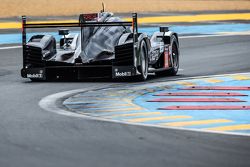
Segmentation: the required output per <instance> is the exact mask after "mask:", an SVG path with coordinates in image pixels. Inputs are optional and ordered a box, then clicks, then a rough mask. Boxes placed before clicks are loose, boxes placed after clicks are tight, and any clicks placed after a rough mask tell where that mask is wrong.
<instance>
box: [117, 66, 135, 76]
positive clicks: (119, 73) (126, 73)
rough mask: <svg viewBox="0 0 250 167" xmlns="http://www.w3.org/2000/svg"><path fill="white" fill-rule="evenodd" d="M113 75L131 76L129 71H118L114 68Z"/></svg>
mask: <svg viewBox="0 0 250 167" xmlns="http://www.w3.org/2000/svg"><path fill="white" fill-rule="evenodd" d="M115 76H116V77H129V76H132V73H131V72H130V71H125V72H119V71H118V69H117V68H116V69H115Z"/></svg>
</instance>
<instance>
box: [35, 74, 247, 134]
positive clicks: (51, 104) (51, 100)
mask: <svg viewBox="0 0 250 167" xmlns="http://www.w3.org/2000/svg"><path fill="white" fill-rule="evenodd" d="M239 74H250V73H235V74H231V75H239ZM227 75H230V74H225V75H224V76H227ZM217 76H223V74H221V75H209V76H202V77H200V78H205V77H206V78H208V77H211V78H212V77H217ZM198 78H199V77H188V78H183V79H185V80H188V79H198ZM171 82H172V81H171ZM165 83H168V82H165ZM87 90H88V91H90V90H89V89H78V90H71V91H66V92H60V93H56V94H52V95H49V96H47V97H44V98H42V99H41V101H40V102H39V106H40V107H41V108H42V109H44V110H46V111H50V112H53V113H57V114H60V115H64V116H70V117H77V118H84V119H91V120H98V121H105V122H112V123H120V124H124V125H137V126H138V125H139V126H144V127H157V128H162V129H172V130H182V131H191V132H199V133H211V134H225V135H236V136H250V134H247V133H236V132H218V131H210V130H201V129H190V128H182V127H171V126H160V125H148V124H142V123H130V122H123V121H118V120H112V119H106V118H101V117H95V116H89V115H87V114H86V115H83V114H78V113H74V112H70V111H67V110H64V109H62V108H60V107H58V106H57V105H56V104H57V102H58V101H61V100H60V99H64V98H68V97H70V96H72V95H74V94H77V93H80V92H84V91H87Z"/></svg>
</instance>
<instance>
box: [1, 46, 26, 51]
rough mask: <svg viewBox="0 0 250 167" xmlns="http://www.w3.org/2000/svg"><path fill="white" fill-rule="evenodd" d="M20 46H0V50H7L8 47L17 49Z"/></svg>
mask: <svg viewBox="0 0 250 167" xmlns="http://www.w3.org/2000/svg"><path fill="white" fill-rule="evenodd" d="M19 48H22V46H8V47H0V50H8V49H19Z"/></svg>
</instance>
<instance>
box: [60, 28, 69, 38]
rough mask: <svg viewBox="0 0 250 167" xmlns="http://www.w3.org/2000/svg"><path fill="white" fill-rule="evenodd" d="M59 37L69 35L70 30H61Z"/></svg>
mask: <svg viewBox="0 0 250 167" xmlns="http://www.w3.org/2000/svg"><path fill="white" fill-rule="evenodd" d="M59 35H63V36H65V35H69V30H68V29H61V30H59Z"/></svg>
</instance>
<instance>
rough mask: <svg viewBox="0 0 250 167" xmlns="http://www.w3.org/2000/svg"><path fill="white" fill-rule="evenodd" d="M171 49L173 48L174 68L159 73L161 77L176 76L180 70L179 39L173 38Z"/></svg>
mask: <svg viewBox="0 0 250 167" xmlns="http://www.w3.org/2000/svg"><path fill="white" fill-rule="evenodd" d="M170 48H171V56H172V60H173V67H172V68H171V69H169V70H166V71H160V72H157V73H156V74H157V75H160V76H163V75H164V76H165V75H166V76H175V75H176V74H177V73H178V70H179V64H180V63H179V44H178V40H177V38H176V37H175V36H174V35H173V36H171V41H170Z"/></svg>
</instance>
